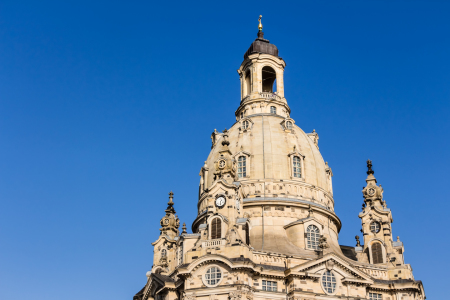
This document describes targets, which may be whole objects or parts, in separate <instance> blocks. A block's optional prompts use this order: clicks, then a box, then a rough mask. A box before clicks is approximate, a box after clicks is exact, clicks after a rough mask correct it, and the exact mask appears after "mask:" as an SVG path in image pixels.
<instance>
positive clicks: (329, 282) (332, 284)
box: [322, 271, 336, 294]
mask: <svg viewBox="0 0 450 300" xmlns="http://www.w3.org/2000/svg"><path fill="white" fill-rule="evenodd" d="M322 288H323V290H324V291H325V292H326V293H328V294H333V293H334V292H335V291H336V276H334V274H333V273H332V272H331V271H325V273H323V275H322Z"/></svg>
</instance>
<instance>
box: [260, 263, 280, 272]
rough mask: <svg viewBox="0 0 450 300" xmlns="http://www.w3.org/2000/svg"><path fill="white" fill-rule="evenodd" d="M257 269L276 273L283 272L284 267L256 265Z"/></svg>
mask: <svg viewBox="0 0 450 300" xmlns="http://www.w3.org/2000/svg"><path fill="white" fill-rule="evenodd" d="M256 266H257V267H263V268H264V269H270V270H278V271H285V270H286V268H285V267H278V266H271V265H261V264H257V265H256Z"/></svg>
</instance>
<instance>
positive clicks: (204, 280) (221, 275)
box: [202, 265, 224, 287]
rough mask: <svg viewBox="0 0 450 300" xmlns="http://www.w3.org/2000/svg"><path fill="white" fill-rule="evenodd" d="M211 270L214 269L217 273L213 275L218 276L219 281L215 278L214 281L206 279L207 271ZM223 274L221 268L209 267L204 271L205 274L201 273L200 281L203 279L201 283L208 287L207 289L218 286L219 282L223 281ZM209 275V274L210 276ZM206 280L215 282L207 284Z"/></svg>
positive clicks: (216, 266)
mask: <svg viewBox="0 0 450 300" xmlns="http://www.w3.org/2000/svg"><path fill="white" fill-rule="evenodd" d="M213 268H215V269H216V270H217V271H218V272H215V273H214V274H218V273H219V274H220V278H219V279H217V278H215V279H211V278H209V279H208V278H207V277H208V276H207V275H208V271H210V270H211V269H213ZM223 273H224V271H223V270H222V268H221V267H219V266H218V265H209V266H208V267H207V268H206V270H205V272H204V273H203V276H202V279H203V283H204V284H205V285H206V286H208V287H215V286H218V285H219V284H220V283H221V282H222V280H223ZM210 275H211V274H210ZM208 280H210V281H211V280H215V282H214V283H209V282H208Z"/></svg>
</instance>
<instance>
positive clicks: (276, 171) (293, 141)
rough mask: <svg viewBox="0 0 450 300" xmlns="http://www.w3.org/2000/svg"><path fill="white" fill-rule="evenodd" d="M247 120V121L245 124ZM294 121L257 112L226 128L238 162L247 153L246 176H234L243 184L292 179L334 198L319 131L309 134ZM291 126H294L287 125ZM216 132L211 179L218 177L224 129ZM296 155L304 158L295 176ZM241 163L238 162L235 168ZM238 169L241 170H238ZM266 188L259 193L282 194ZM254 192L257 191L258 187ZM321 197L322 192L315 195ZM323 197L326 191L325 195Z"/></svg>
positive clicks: (209, 165) (208, 179)
mask: <svg viewBox="0 0 450 300" xmlns="http://www.w3.org/2000/svg"><path fill="white" fill-rule="evenodd" d="M244 122H247V123H246V124H244ZM286 122H291V124H292V127H291V124H289V126H287V124H286ZM294 123H295V122H294V120H292V119H290V118H285V117H282V116H280V115H276V114H255V115H250V116H248V117H246V118H243V119H241V120H239V121H238V122H236V123H235V124H234V125H233V126H232V127H231V128H230V129H229V130H228V132H227V134H228V141H229V146H228V149H229V150H230V152H231V156H232V157H233V158H234V160H235V161H236V164H238V160H239V157H240V156H245V157H246V158H247V160H246V172H245V177H238V175H236V177H235V180H236V181H240V182H241V183H242V184H244V183H246V182H249V183H250V182H251V183H256V182H271V183H273V184H277V183H281V182H283V183H285V184H288V183H291V184H292V185H294V186H295V185H299V186H303V187H313V188H314V190H321V191H322V192H323V194H325V195H326V194H328V196H329V197H328V198H331V197H332V196H331V194H332V191H331V185H330V184H329V182H328V181H329V179H328V177H327V169H328V166H327V165H326V164H325V162H324V160H323V158H322V155H321V154H320V152H319V148H318V146H317V139H318V135H317V133H315V132H313V133H310V134H309V135H308V134H306V133H305V132H304V131H303V130H302V129H301V128H300V127H298V126H296V125H295V124H294ZM246 127H247V128H246ZM289 127H290V128H292V129H288V128H289ZM213 135H215V138H213V142H215V143H214V145H213V148H212V150H211V153H210V154H209V156H208V159H207V161H206V166H207V167H208V169H209V170H212V172H209V174H208V178H207V181H208V182H213V181H214V180H215V175H214V172H215V171H216V169H217V164H216V162H217V161H218V160H219V158H220V155H221V153H220V152H221V151H222V150H223V149H222V143H221V142H222V140H223V133H213ZM214 139H215V141H214ZM314 139H315V140H314ZM294 156H295V157H299V158H302V159H303V165H302V170H301V172H302V174H301V178H298V177H295V176H293V170H292V164H293V160H292V157H294ZM238 167H239V166H238V165H236V168H238ZM236 172H238V171H237V170H236ZM263 189H264V190H263V191H260V194H265V196H267V194H277V196H278V197H279V196H280V195H279V194H283V193H279V192H276V191H273V189H270V188H267V187H265V188H263ZM250 194H251V193H250ZM255 194H257V193H256V191H255ZM284 194H285V196H293V195H294V194H295V193H294V192H293V191H289V190H287V191H285V192H284ZM288 194H289V195H288ZM305 195H306V191H305ZM249 196H253V195H249ZM318 197H320V196H316V197H315V198H316V199H317V198H318ZM323 197H324V195H322V198H323ZM324 201H325V199H324ZM331 205H332V203H331ZM324 206H326V205H324Z"/></svg>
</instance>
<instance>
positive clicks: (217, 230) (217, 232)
mask: <svg viewBox="0 0 450 300" xmlns="http://www.w3.org/2000/svg"><path fill="white" fill-rule="evenodd" d="M214 222H216V225H214ZM217 222H219V223H217ZM222 223H223V220H222V218H221V217H218V216H214V217H213V218H212V219H211V221H210V223H209V224H210V230H209V239H210V240H216V239H221V238H222V233H223V224H222ZM217 224H218V226H217ZM214 226H216V228H214ZM213 230H214V233H215V235H214V236H213Z"/></svg>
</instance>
